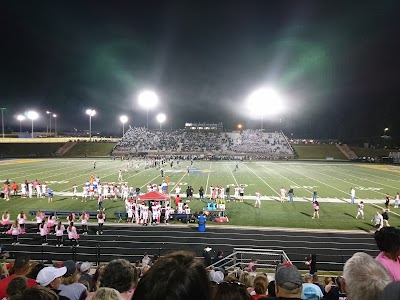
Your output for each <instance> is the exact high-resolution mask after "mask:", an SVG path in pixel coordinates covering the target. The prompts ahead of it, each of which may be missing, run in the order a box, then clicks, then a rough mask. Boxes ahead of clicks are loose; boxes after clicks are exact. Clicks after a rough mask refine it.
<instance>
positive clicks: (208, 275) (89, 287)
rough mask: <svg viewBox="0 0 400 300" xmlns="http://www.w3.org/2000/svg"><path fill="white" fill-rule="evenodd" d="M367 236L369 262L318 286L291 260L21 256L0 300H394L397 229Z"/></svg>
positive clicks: (6, 275)
mask: <svg viewBox="0 0 400 300" xmlns="http://www.w3.org/2000/svg"><path fill="white" fill-rule="evenodd" d="M374 237H375V240H376V243H377V246H378V248H379V249H380V250H381V251H382V252H381V253H380V254H379V255H378V256H377V257H376V259H374V258H372V257H371V256H370V255H368V254H366V253H364V252H357V253H355V254H354V255H353V256H352V257H351V258H349V259H348V260H347V261H346V263H345V265H344V268H343V276H339V277H329V276H326V277H325V280H324V281H323V282H321V281H320V280H319V278H318V275H317V268H316V266H314V267H310V273H308V274H305V275H304V276H302V275H301V273H300V272H299V270H298V269H297V267H296V266H294V265H293V264H291V263H290V262H283V263H279V264H278V265H277V266H276V269H275V271H274V273H273V274H267V273H264V272H259V270H257V261H256V260H255V259H252V260H251V261H250V263H249V264H248V265H247V266H244V267H242V268H240V269H236V270H234V271H229V269H224V268H223V267H222V266H223V264H219V265H218V263H219V262H221V261H223V259H224V258H223V253H222V251H219V252H218V255H217V256H216V257H215V258H214V260H213V261H214V264H213V265H211V266H208V267H207V266H206V264H205V261H206V260H205V261H202V260H201V259H198V258H196V257H195V256H194V254H193V253H191V252H186V251H178V252H173V253H170V254H167V255H166V256H163V257H161V258H159V257H158V256H157V255H154V256H153V258H150V257H149V255H147V253H145V254H144V256H143V258H142V259H141V260H138V261H136V262H135V263H134V264H132V263H130V262H129V261H127V260H125V259H114V260H112V261H111V262H110V263H108V264H106V265H103V264H100V265H99V266H98V267H97V268H96V269H95V268H94V267H93V266H92V265H91V263H89V262H83V263H77V262H74V261H72V260H67V261H64V262H60V263H53V264H52V265H50V266H46V265H44V264H42V263H37V262H30V260H29V258H28V257H27V256H24V255H21V256H19V257H17V258H16V259H15V261H14V263H3V264H2V268H1V276H2V278H1V280H0V299H7V300H36V299H41V300H47V299H49V300H50V299H51V300H56V299H62V300H68V299H69V300H84V299H86V300H106V299H107V300H108V299H112V300H114V299H115V300H121V299H123V300H128V299H132V300H141V299H143V300H144V299H146V300H158V299H167V300H169V299H171V300H181V299H182V300H183V299H194V300H197V299H198V300H226V299H229V300H231V299H232V300H236V299H237V300H242V299H244V300H252V299H253V300H257V299H301V300H310V299H317V300H318V299H326V300H328V299H329V300H333V299H335V300H339V299H340V300H343V299H348V300H380V299H382V300H383V299H385V300H392V299H393V300H395V299H397V300H398V299H400V294H399V291H400V282H399V280H400V262H399V251H400V230H399V229H397V228H394V227H385V228H383V229H381V230H379V231H377V232H376V233H375V235H374ZM313 259H315V257H314V258H313Z"/></svg>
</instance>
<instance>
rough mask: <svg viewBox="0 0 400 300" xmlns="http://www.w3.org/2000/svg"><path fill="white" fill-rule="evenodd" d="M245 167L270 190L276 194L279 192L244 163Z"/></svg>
mask: <svg viewBox="0 0 400 300" xmlns="http://www.w3.org/2000/svg"><path fill="white" fill-rule="evenodd" d="M245 166H246V168H247V169H249V170H250V171H251V172H252V173H253V174H254V175H256V176H257V177H258V178H259V179H260V180H261V181H262V182H264V183H265V184H266V185H267V186H268V187H269V188H270V189H271V190H272V191H274V192H275V193H276V194H277V195H278V196H280V195H279V193H278V192H277V191H276V190H275V189H274V188H273V187H272V186H270V185H269V184H268V183H267V182H266V181H265V180H264V179H262V178H261V177H260V176H259V175H258V174H256V173H255V172H254V171H253V170H252V169H250V168H249V167H248V166H247V165H245Z"/></svg>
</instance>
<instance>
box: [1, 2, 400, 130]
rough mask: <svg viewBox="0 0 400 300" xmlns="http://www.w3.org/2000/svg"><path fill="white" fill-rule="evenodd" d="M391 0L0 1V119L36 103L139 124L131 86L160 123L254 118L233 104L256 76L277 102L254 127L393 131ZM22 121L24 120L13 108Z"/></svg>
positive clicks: (398, 62)
mask: <svg viewBox="0 0 400 300" xmlns="http://www.w3.org/2000/svg"><path fill="white" fill-rule="evenodd" d="M399 9H400V2H399V1H386V0H382V1H301V0H296V1H295V0H293V1H268V0H265V1H251V0H249V1H234V0H232V1H194V0H193V1H189V0H187V1H133V0H132V1H99V0H96V1H84V0H82V1H78V0H76V1H74V0H71V1H59V0H57V1H50V0H49V1H40V0H39V1H18V0H9V1H1V2H0V36H1V44H0V45H1V46H0V106H1V107H6V108H7V110H6V111H4V122H5V126H6V128H7V129H6V130H7V131H8V130H9V129H10V128H13V129H14V130H18V129H19V123H18V121H17V120H16V115H17V114H18V113H23V112H24V111H27V110H30V109H32V110H36V111H38V112H39V113H40V119H39V120H37V121H35V127H38V128H43V129H44V130H46V126H47V125H48V123H49V118H48V116H47V115H46V114H45V111H46V110H50V111H52V112H54V113H57V114H58V115H59V118H58V121H57V122H58V125H57V126H58V127H59V128H60V129H62V130H72V129H73V128H76V129H78V130H85V129H86V130H87V129H88V127H89V117H88V116H87V115H86V114H85V110H86V109H87V108H92V109H95V110H96V111H97V115H96V116H94V117H93V119H92V128H93V130H101V131H102V132H103V133H104V134H114V135H117V134H121V131H122V125H121V122H120V121H119V116H120V115H122V114H126V115H127V116H128V117H129V121H128V124H130V125H132V126H145V125H146V110H145V109H144V108H142V107H139V106H138V101H137V96H138V94H139V92H140V91H142V90H145V89H151V90H154V91H156V93H157V94H158V96H159V98H160V103H159V105H158V107H157V108H155V109H153V110H151V111H150V116H149V127H150V128H158V126H159V125H158V123H157V121H156V120H155V114H156V113H159V112H164V113H165V114H166V115H167V121H166V122H165V123H164V124H163V127H164V128H183V126H184V123H185V122H187V121H194V122H198V121H210V122H223V124H224V127H225V128H226V129H234V128H235V127H236V125H237V124H238V123H242V124H244V126H245V128H259V127H260V123H261V121H260V120H261V118H260V117H257V118H254V116H253V117H252V116H250V115H249V114H248V113H247V109H246V108H245V100H246V98H247V97H248V95H249V94H250V93H251V92H252V91H254V90H255V89H257V88H260V87H270V88H273V89H275V90H276V91H278V93H279V95H280V96H281V98H282V102H283V106H284V107H285V109H284V111H283V112H282V113H281V114H279V115H275V116H264V128H267V129H271V130H272V129H277V128H282V129H283V130H284V132H285V133H286V134H287V135H289V136H291V134H292V133H293V136H294V137H311V138H342V137H364V136H379V135H382V134H383V129H384V128H385V127H389V134H391V135H392V136H394V137H395V136H399V132H400V125H399V123H400V121H399V120H398V118H399V113H398V109H399V108H400V97H399V95H400V93H399V92H400V76H399V69H400V59H399V55H400V47H399V46H400V10H399ZM23 124H24V125H23V128H24V129H26V130H29V128H30V125H29V124H30V123H29V122H27V121H25V123H23Z"/></svg>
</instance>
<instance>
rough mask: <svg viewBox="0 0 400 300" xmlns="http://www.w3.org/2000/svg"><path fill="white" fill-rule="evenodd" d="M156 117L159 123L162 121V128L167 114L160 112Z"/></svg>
mask: <svg viewBox="0 0 400 300" xmlns="http://www.w3.org/2000/svg"><path fill="white" fill-rule="evenodd" d="M156 118H157V121H158V123H160V130H161V124H162V123H164V122H165V120H166V119H167V116H166V115H165V114H158V115H157V117H156Z"/></svg>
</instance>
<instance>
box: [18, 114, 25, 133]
mask: <svg viewBox="0 0 400 300" xmlns="http://www.w3.org/2000/svg"><path fill="white" fill-rule="evenodd" d="M25 119H26V118H25V116H24V115H18V116H17V120H18V121H19V133H21V132H22V121H24V120H25Z"/></svg>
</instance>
